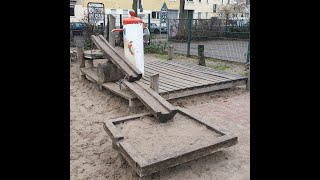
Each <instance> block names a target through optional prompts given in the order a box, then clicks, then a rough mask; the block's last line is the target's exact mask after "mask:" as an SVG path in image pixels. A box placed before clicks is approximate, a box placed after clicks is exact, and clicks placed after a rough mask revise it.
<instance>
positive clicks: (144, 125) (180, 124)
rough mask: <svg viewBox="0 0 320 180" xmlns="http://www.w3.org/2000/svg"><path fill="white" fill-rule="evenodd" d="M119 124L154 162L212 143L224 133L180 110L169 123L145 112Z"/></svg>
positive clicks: (129, 138)
mask: <svg viewBox="0 0 320 180" xmlns="http://www.w3.org/2000/svg"><path fill="white" fill-rule="evenodd" d="M117 128H118V129H120V131H121V132H122V134H123V136H124V141H125V142H127V143H129V144H130V145H131V146H132V147H133V148H134V149H135V150H136V151H137V152H139V154H140V155H141V156H142V157H143V158H144V159H145V160H146V161H147V162H150V163H151V162H154V161H158V160H161V159H162V158H165V157H169V156H170V155H176V154H177V153H178V152H181V151H184V150H186V149H193V148H197V147H203V146H205V145H208V144H210V142H211V140H212V139H214V138H217V137H220V135H219V134H217V133H215V132H214V131H211V130H209V129H208V128H207V127H206V126H204V125H202V124H199V123H198V122H196V121H194V120H192V119H190V118H189V117H188V116H184V115H181V114H180V113H177V114H176V115H175V116H174V117H173V119H171V120H169V121H168V122H166V123H159V122H158V121H157V119H156V118H154V117H150V116H144V117H143V118H141V119H138V120H133V121H126V122H124V123H121V124H118V125H117Z"/></svg>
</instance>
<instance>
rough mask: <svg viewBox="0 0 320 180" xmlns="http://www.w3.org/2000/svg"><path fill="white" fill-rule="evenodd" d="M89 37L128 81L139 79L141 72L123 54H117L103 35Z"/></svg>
mask: <svg viewBox="0 0 320 180" xmlns="http://www.w3.org/2000/svg"><path fill="white" fill-rule="evenodd" d="M91 39H92V41H93V43H94V44H95V45H96V46H97V47H98V48H99V49H100V50H102V52H103V54H104V55H105V56H106V57H107V58H108V59H110V61H112V63H113V64H114V65H116V66H117V67H118V68H119V69H120V70H121V71H122V72H123V73H124V74H125V75H127V78H128V81H129V82H133V81H136V80H139V79H140V78H141V77H142V73H141V72H140V71H139V70H138V69H137V68H136V67H135V66H134V65H133V64H131V63H130V62H128V61H127V60H126V59H125V57H124V56H122V55H119V54H118V53H117V51H116V50H115V49H114V48H113V47H112V46H111V45H110V44H109V43H108V41H107V40H106V39H105V38H104V37H103V36H101V35H100V36H95V35H92V36H91Z"/></svg>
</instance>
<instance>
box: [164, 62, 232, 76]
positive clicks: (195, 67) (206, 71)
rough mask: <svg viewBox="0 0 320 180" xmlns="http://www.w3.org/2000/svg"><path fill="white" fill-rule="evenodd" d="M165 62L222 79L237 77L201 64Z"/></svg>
mask: <svg viewBox="0 0 320 180" xmlns="http://www.w3.org/2000/svg"><path fill="white" fill-rule="evenodd" d="M166 64H170V65H172V66H177V67H181V68H189V70H192V71H193V72H198V73H202V74H203V75H212V76H215V77H218V78H222V79H227V80H234V79H238V77H235V76H234V75H230V74H226V73H221V72H215V71H212V69H211V68H208V67H203V66H199V67H198V65H185V64H179V63H175V62H168V63H166Z"/></svg>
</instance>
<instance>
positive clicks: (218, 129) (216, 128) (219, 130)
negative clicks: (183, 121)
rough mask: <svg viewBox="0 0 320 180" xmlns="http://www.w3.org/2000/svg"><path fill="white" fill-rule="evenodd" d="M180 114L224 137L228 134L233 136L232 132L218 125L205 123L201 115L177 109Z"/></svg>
mask: <svg viewBox="0 0 320 180" xmlns="http://www.w3.org/2000/svg"><path fill="white" fill-rule="evenodd" d="M177 109H178V111H179V113H181V114H183V115H185V116H188V117H190V118H191V119H193V120H195V121H197V122H198V123H200V124H202V125H205V126H206V127H207V128H208V129H210V130H212V131H214V132H215V133H217V134H219V135H221V136H223V135H226V134H231V133H230V132H227V131H226V130H225V129H223V128H221V127H220V126H217V125H213V124H212V123H209V122H207V121H204V120H203V119H202V118H201V117H200V116H199V115H197V114H194V113H191V112H190V111H189V110H187V109H184V108H181V107H177Z"/></svg>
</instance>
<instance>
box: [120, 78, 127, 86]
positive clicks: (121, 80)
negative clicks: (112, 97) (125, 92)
mask: <svg viewBox="0 0 320 180" xmlns="http://www.w3.org/2000/svg"><path fill="white" fill-rule="evenodd" d="M125 79H127V75H125V76H124V78H123V79H120V80H119V88H120V89H121V84H122V82H123V81H124V80H125Z"/></svg>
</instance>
